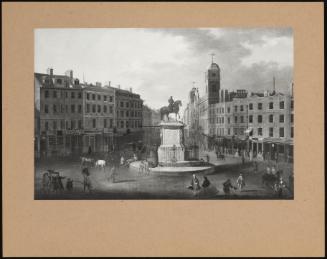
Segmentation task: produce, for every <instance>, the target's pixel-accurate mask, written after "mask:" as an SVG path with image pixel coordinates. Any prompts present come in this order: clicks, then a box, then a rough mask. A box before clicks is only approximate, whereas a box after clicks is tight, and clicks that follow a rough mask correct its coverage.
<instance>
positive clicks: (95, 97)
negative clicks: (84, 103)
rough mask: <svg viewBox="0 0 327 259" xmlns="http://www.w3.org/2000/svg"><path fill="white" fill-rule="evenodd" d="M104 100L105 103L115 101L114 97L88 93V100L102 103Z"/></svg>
mask: <svg viewBox="0 0 327 259" xmlns="http://www.w3.org/2000/svg"><path fill="white" fill-rule="evenodd" d="M102 99H103V101H105V102H107V101H109V102H111V103H112V102H113V101H114V97H113V96H112V95H101V94H91V93H86V100H92V101H96V100H98V101H101V100H102Z"/></svg>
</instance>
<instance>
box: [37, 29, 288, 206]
mask: <svg viewBox="0 0 327 259" xmlns="http://www.w3.org/2000/svg"><path fill="white" fill-rule="evenodd" d="M34 87H35V161H36V162H35V199H38V200H39V199H41V200H42V199H55V200H56V199H58V200H62V199H194V200H196V199H293V198H294V180H293V179H294V176H293V135H294V126H293V124H294V121H293V118H294V101H293V30H292V29H291V28H244V29H242V28H196V29H36V30H35V73H34Z"/></svg>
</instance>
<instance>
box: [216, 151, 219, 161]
mask: <svg viewBox="0 0 327 259" xmlns="http://www.w3.org/2000/svg"><path fill="white" fill-rule="evenodd" d="M216 156H217V160H218V159H219V152H218V149H216Z"/></svg>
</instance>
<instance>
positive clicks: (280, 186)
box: [275, 177, 286, 198]
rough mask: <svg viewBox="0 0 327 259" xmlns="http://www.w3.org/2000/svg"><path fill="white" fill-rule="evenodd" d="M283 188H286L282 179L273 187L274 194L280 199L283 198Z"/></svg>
mask: <svg viewBox="0 0 327 259" xmlns="http://www.w3.org/2000/svg"><path fill="white" fill-rule="evenodd" d="M285 187H286V184H285V182H284V180H283V178H282V177H281V178H280V179H279V182H278V183H276V185H275V191H276V193H277V195H278V198H282V196H283V189H284V188H285Z"/></svg>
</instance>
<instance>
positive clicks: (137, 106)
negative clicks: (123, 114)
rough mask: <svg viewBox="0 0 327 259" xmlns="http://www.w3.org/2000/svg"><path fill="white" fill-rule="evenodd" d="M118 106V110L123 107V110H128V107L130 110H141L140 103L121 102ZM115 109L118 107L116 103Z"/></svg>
mask: <svg viewBox="0 0 327 259" xmlns="http://www.w3.org/2000/svg"><path fill="white" fill-rule="evenodd" d="M119 106H120V108H124V107H125V108H129V107H131V108H142V102H133V101H131V102H129V101H127V102H123V101H121V102H120V103H119ZM117 107H118V103H117Z"/></svg>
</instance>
